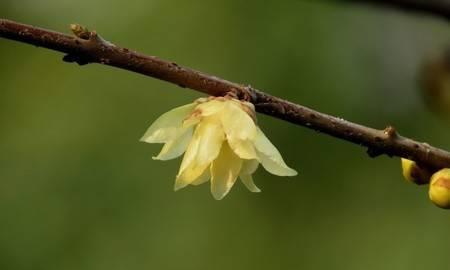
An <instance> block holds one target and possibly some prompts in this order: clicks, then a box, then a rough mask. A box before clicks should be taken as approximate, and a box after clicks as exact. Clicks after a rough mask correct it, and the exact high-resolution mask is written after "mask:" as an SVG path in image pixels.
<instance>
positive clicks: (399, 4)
mask: <svg viewBox="0 0 450 270" xmlns="http://www.w3.org/2000/svg"><path fill="white" fill-rule="evenodd" d="M349 2H368V3H371V4H376V5H384V6H389V7H393V8H396V9H398V10H405V11H414V12H420V13H428V14H431V15H434V16H438V17H442V18H444V19H446V20H450V1H448V0H349Z"/></svg>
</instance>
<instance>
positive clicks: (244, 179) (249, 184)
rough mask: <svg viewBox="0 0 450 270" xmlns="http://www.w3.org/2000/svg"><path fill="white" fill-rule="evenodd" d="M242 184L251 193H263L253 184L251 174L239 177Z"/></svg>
mask: <svg viewBox="0 0 450 270" xmlns="http://www.w3.org/2000/svg"><path fill="white" fill-rule="evenodd" d="M239 177H240V178H241V181H242V183H244V185H245V186H246V187H247V188H248V190H250V191H251V192H261V190H260V189H259V188H258V187H257V186H256V185H255V183H254V182H253V177H252V175H251V174H241V175H239Z"/></svg>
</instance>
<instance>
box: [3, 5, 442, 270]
mask: <svg viewBox="0 0 450 270" xmlns="http://www.w3.org/2000/svg"><path fill="white" fill-rule="evenodd" d="M0 17H2V18H8V19H12V20H16V21H20V22H23V23H28V24H34V25H38V26H41V27H45V28H49V29H53V30H57V31H63V32H68V25H69V24H70V23H81V24H83V25H86V26H88V27H90V28H93V29H95V30H97V31H98V32H99V33H101V34H102V35H103V36H104V37H105V38H107V39H108V40H110V41H112V42H114V43H116V44H118V45H122V46H125V47H128V48H132V49H135V50H138V51H140V52H143V53H146V54H150V55H157V56H159V57H161V58H166V59H170V60H174V61H177V62H178V63H179V64H182V65H186V66H189V67H192V68H195V69H198V70H201V71H204V72H207V73H210V74H214V75H217V76H220V77H223V78H226V79H229V80H232V81H235V82H241V83H246V84H251V85H252V86H254V87H256V88H260V89H264V90H265V91H267V92H269V93H271V94H273V95H276V96H280V97H283V98H286V99H289V100H291V101H293V102H297V103H300V104H303V105H306V106H309V107H312V108H314V109H317V110H319V111H322V112H325V113H329V114H332V115H336V116H339V117H342V118H345V119H347V120H351V121H354V122H357V123H362V124H365V125H368V126H371V127H375V128H384V127H385V126H386V125H388V124H391V125H394V126H396V127H397V129H398V130H399V131H400V132H401V133H402V134H404V135H407V136H409V137H412V138H415V139H418V140H420V141H426V142H428V143H430V144H432V145H435V146H439V147H442V148H444V149H450V139H449V135H450V125H449V121H447V120H446V119H445V117H441V116H440V115H437V114H435V113H433V112H432V110H430V108H429V107H427V106H426V102H424V98H423V94H421V90H420V87H419V84H418V77H419V76H418V74H419V73H420V70H421V68H422V67H423V63H424V62H426V61H428V60H427V59H429V58H430V57H431V58H432V57H434V56H435V55H437V54H440V53H441V52H442V51H443V50H445V49H446V48H448V47H447V46H449V44H450V43H449V41H450V25H449V24H448V22H446V21H444V20H442V19H439V18H436V17H432V16H428V15H423V14H416V13H402V12H399V11H395V10H392V9H389V8H380V7H374V6H368V5H364V4H355V3H352V4H350V3H344V2H330V1H319V0H317V1H293V0H292V1H275V0H273V1H269V0H267V1H254V0H251V1H240V0H219V1H166V0H151V1H150V0H139V1H128V2H126V3H124V2H123V1H118V0H99V1H88V0H77V1H61V0H58V1H56V0H40V1H35V0H2V1H0ZM61 57H62V55H61V54H58V53H56V52H52V51H49V50H45V49H38V48H35V47H32V46H29V45H26V44H21V43H17V42H13V41H9V40H4V39H0V269H2V270H3V269H4V270H25V269H45V270H51V269H55V270H56V269H58V270H71V269H84V270H91V269H92V270H94V269H95V270H101V269H105V270H106V269H108V270H113V269H367V270H369V269H385V270H386V269H396V270H398V269H408V270H413V269H433V268H434V269H439V268H440V269H446V267H448V266H449V262H448V251H449V248H450V216H449V212H446V211H444V210H441V209H438V208H436V207H434V206H433V205H432V204H431V203H430V202H429V200H428V197H427V187H418V186H414V185H411V184H407V183H406V182H405V181H404V180H403V179H402V177H401V170H400V162H399V160H398V159H397V158H389V157H386V156H382V157H379V158H376V159H370V158H369V157H368V156H367V155H366V154H365V149H363V148H361V147H359V146H357V145H353V144H350V143H347V142H344V141H340V140H337V139H334V138H332V137H328V136H326V135H323V134H318V133H315V132H313V131H310V130H308V129H305V128H302V127H299V126H294V125H292V124H289V123H287V122H283V121H280V120H276V119H272V118H270V117H267V116H263V115H260V116H259V123H260V125H261V127H262V128H263V130H264V131H265V133H266V134H267V135H268V136H269V137H270V138H271V140H272V141H273V142H274V144H275V145H277V147H278V148H279V150H280V151H281V152H282V154H283V156H284V158H285V160H286V161H287V163H288V164H289V165H291V166H292V167H294V168H296V169H297V170H298V171H299V172H300V173H299V175H298V176H297V177H294V178H280V177H276V176H273V175H270V174H268V173H267V172H265V171H264V170H262V169H259V170H258V172H257V173H256V176H255V178H256V183H257V185H258V186H260V188H261V189H262V190H263V192H262V193H260V194H252V193H250V192H248V191H247V190H246V189H245V188H244V187H243V185H242V184H241V183H239V182H238V183H237V184H236V185H235V187H234V188H233V189H232V191H231V192H230V194H229V195H228V196H227V197H226V198H225V199H224V200H222V201H215V200H213V198H212V196H211V194H210V193H209V186H208V184H205V185H202V186H200V187H189V188H186V189H183V190H181V191H179V192H173V190H172V188H173V182H174V178H175V175H176V172H177V169H178V166H179V163H180V160H175V161H170V162H158V161H153V160H152V158H151V157H152V156H153V155H155V154H156V153H158V151H159V149H160V145H149V144H144V143H140V142H139V138H140V137H141V135H142V134H143V133H144V131H145V130H146V129H147V127H148V126H149V125H150V124H151V122H152V121H153V120H154V119H156V118H157V117H158V116H159V115H160V114H162V113H163V112H165V111H167V110H169V109H171V108H173V107H175V106H179V105H182V104H186V103H190V102H191V101H192V100H194V99H196V98H198V97H200V96H201V94H199V93H197V92H194V91H189V90H187V89H181V88H178V87H176V86H174V85H171V84H168V83H165V82H161V81H158V80H155V79H152V78H149V77H144V76H141V75H137V74H134V73H131V72H126V71H122V70H118V69H113V68H110V67H105V66H101V65H88V66H84V67H79V66H77V65H75V64H67V63H63V62H62V61H61Z"/></svg>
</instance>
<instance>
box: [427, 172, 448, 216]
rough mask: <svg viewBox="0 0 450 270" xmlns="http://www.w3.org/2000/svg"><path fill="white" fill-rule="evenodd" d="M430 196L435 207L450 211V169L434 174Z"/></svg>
mask: <svg viewBox="0 0 450 270" xmlns="http://www.w3.org/2000/svg"><path fill="white" fill-rule="evenodd" d="M428 195H429V196H430V200H431V201H432V202H433V203H434V204H435V205H437V206H439V207H441V208H444V209H450V169H448V168H447V169H442V170H440V171H438V172H436V173H435V174H433V176H432V177H431V183H430V190H429V192H428Z"/></svg>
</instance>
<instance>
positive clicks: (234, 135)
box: [220, 101, 257, 140]
mask: <svg viewBox="0 0 450 270" xmlns="http://www.w3.org/2000/svg"><path fill="white" fill-rule="evenodd" d="M220 115H221V120H222V125H223V129H224V130H225V134H227V139H228V140H233V139H240V140H253V139H254V138H255V137H256V133H257V132H256V125H255V122H254V121H253V119H252V118H251V117H250V115H248V114H247V113H246V112H245V111H244V110H243V109H242V108H241V107H240V106H239V105H238V104H235V103H234V102H231V101H230V102H226V108H225V109H224V110H223V111H222V112H221V113H220Z"/></svg>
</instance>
